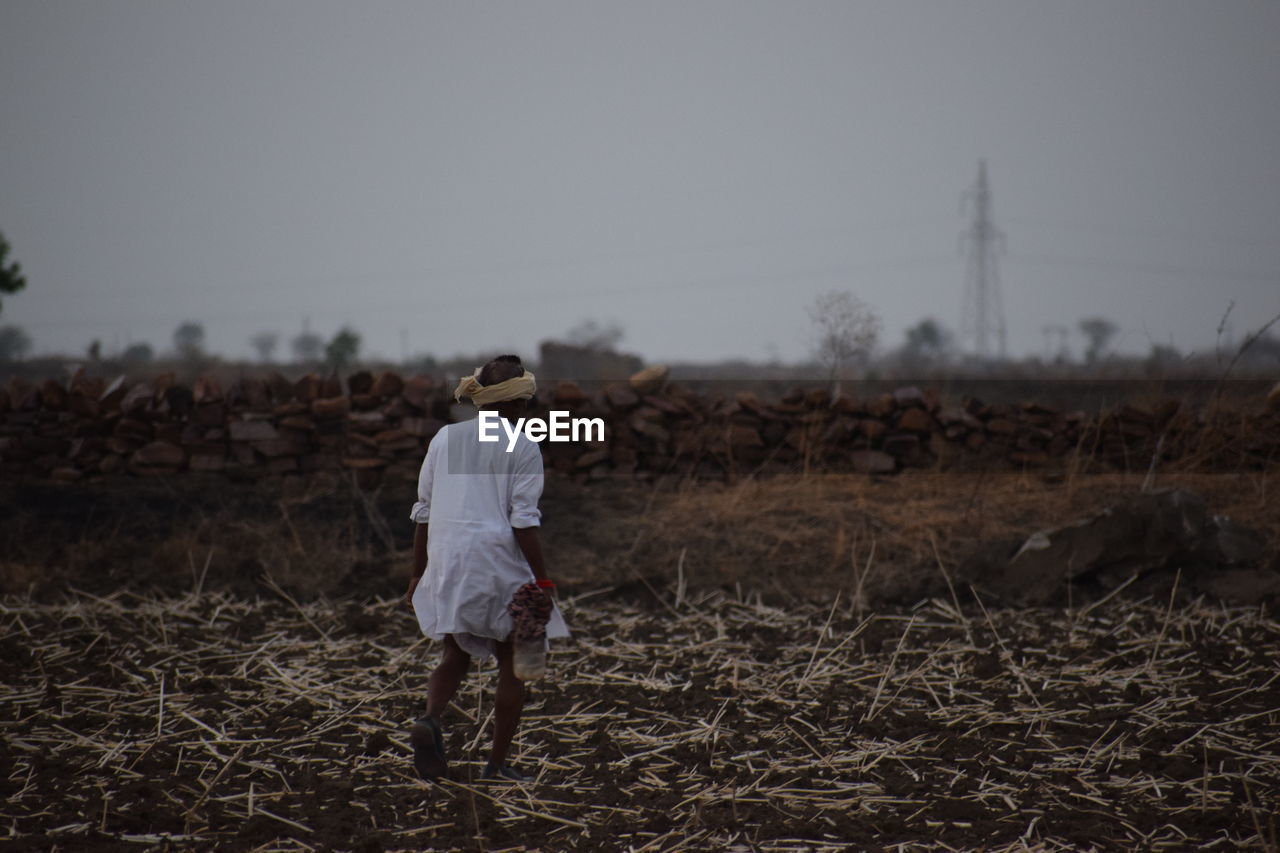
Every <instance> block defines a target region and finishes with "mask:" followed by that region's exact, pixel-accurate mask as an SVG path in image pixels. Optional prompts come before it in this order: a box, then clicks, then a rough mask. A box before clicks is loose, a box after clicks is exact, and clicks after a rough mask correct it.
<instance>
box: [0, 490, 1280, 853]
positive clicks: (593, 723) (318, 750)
mask: <svg viewBox="0 0 1280 853" xmlns="http://www.w3.org/2000/svg"><path fill="white" fill-rule="evenodd" d="M734 511H735V512H736V511H737V510H734ZM668 598H678V599H679V603H678V604H672V605H668V609H666V610H664V611H662V612H661V613H654V612H648V611H643V610H637V609H635V608H633V607H629V606H627V605H624V604H621V603H617V602H601V601H600V600H599V599H591V598H584V599H579V600H576V601H574V600H571V601H568V602H566V610H567V613H568V615H569V618H570V621H571V624H572V625H573V627H574V629H575V631H576V632H577V636H576V642H574V643H573V644H570V645H567V646H564V647H562V648H560V649H558V650H557V651H556V652H555V654H554V655H553V657H552V664H553V670H554V678H553V680H551V681H548V682H545V683H539V684H537V685H536V686H535V688H534V691H533V696H532V701H531V703H530V706H529V708H528V710H527V714H526V717H525V720H524V723H523V726H522V731H521V734H520V736H519V739H518V741H517V744H516V753H517V754H516V763H517V765H518V766H523V767H525V768H527V769H531V770H534V771H536V772H537V774H538V779H537V782H536V783H535V784H532V785H529V786H516V787H500V788H494V787H485V786H481V785H478V784H476V783H474V782H473V781H470V780H471V779H472V777H473V774H474V773H475V772H476V771H477V770H478V764H477V763H476V762H478V761H479V760H480V759H481V757H482V751H483V747H484V744H485V742H486V735H485V728H486V727H487V724H488V721H489V720H490V701H489V697H490V692H489V691H490V690H491V678H490V675H489V673H487V672H482V673H481V675H480V677H478V678H473V679H472V680H471V681H470V682H469V683H468V685H467V686H466V687H465V688H464V691H463V693H462V694H461V695H460V697H459V702H458V707H457V710H456V712H455V713H453V714H452V715H451V717H450V718H449V720H448V721H447V722H448V724H449V738H450V745H451V750H452V753H453V757H454V759H455V761H456V762H457V774H458V780H457V781H456V782H451V783H448V784H445V785H443V786H439V787H433V786H430V785H427V784H425V783H422V782H420V781H418V780H417V779H415V778H413V777H412V774H411V771H410V766H409V761H408V749H407V746H406V745H405V743H404V741H405V738H404V731H405V728H404V726H405V723H406V722H407V720H408V719H409V718H410V717H411V716H412V715H413V712H414V710H415V708H416V705H417V702H418V701H419V700H420V698H421V691H422V689H423V686H424V681H425V674H426V671H427V669H428V668H429V663H430V662H429V658H428V655H427V649H426V648H425V646H424V644H423V642H422V641H421V640H420V638H418V637H417V636H416V627H415V626H414V625H413V623H412V619H411V617H410V616H409V614H408V612H407V611H406V610H404V609H403V605H402V603H400V602H397V601H393V600H392V601H381V602H377V603H374V604H370V605H359V606H357V605H355V604H347V605H340V606H338V605H333V604H329V603H325V602H313V603H310V604H296V603H294V602H291V601H288V600H287V599H285V598H282V597H279V596H276V597H274V598H271V599H268V600H266V601H265V602H256V603H254V602H246V601H243V600H239V599H234V598H230V597H227V596H225V595H223V594H221V593H213V594H210V593H207V592H206V593H202V594H196V593H195V592H194V591H193V592H192V593H191V594H189V595H187V596H185V597H182V598H177V599H167V600H159V599H151V598H140V597H136V596H133V595H129V594H126V593H118V594H115V595H112V596H109V597H105V598H95V597H91V596H78V597H74V598H71V599H69V600H67V601H65V602H63V603H58V604H38V603H35V602H31V601H27V600H17V599H9V600H7V601H6V603H5V604H4V608H3V616H2V617H0V651H3V655H2V656H0V659H2V661H3V663H2V664H0V666H3V668H4V681H3V683H4V687H3V703H2V707H3V708H4V716H3V718H2V719H0V725H2V726H3V735H4V742H5V750H6V752H7V753H8V755H9V756H10V761H9V762H8V766H7V769H6V776H5V779H4V784H5V786H6V788H5V792H4V793H5V805H4V806H3V807H2V809H0V826H3V827H4V828H5V829H4V831H5V832H7V833H8V836H9V837H8V839H7V841H6V843H7V845H9V846H10V847H12V848H13V849H22V848H23V846H24V845H28V846H30V847H31V848H33V849H66V850H70V849H75V850H83V849H107V848H111V849H119V848H121V847H128V848H129V849H150V848H154V849H160V848H162V847H163V846H164V845H165V844H166V843H174V844H177V845H179V846H180V847H182V848H183V849H213V848H217V849H245V850H249V849H254V850H313V849H340V850H347V849H358V850H375V849H405V850H410V849H415V850H416V849H424V848H430V849H434V850H486V851H498V850H507V851H515V850H535V849H544V850H545V849H556V850H598V849H614V850H626V851H642V850H644V851H659V850H752V851H766V850H767V851H791V850H796V851H798V850H842V849H846V846H847V845H853V846H855V847H867V846H872V845H881V846H885V847H890V848H894V847H895V846H899V845H911V846H912V847H913V849H918V847H930V848H935V849H957V848H974V847H983V848H984V849H990V850H1065V849H1072V850H1078V849H1090V848H1097V849H1107V848H1112V847H1115V846H1120V847H1123V848H1128V849H1135V848H1142V849H1153V850H1160V849H1169V850H1173V849H1187V848H1189V847H1205V848H1213V847H1218V848H1222V849H1238V848H1239V847H1242V846H1250V845H1253V846H1259V847H1261V846H1266V845H1271V849H1275V847H1274V845H1275V843H1276V841H1275V839H1276V826H1275V820H1274V815H1275V813H1276V811H1277V809H1280V799H1278V798H1277V792H1280V740H1277V738H1276V736H1275V733H1276V731H1277V724H1278V723H1280V680H1278V679H1277V675H1276V672H1277V664H1278V663H1280V659H1278V658H1277V653H1276V649H1277V648H1280V624H1277V623H1276V622H1275V620H1274V619H1271V618H1269V617H1268V616H1266V615H1265V614H1263V613H1260V612H1258V611H1256V610H1228V609H1222V608H1212V607H1205V606H1203V605H1199V604H1197V605H1193V606H1190V607H1186V608H1175V607H1173V606H1172V605H1171V603H1169V602H1146V603H1142V602H1140V603H1136V604H1134V603H1124V602H1121V601H1120V600H1118V599H1117V600H1113V601H1111V602H1107V603H1105V604H1102V605H1099V606H1096V607H1094V608H1092V609H1091V610H1088V611H1085V612H1063V611H1052V612H1050V611H1022V612H1020V611H992V612H990V613H988V612H987V611H985V610H983V609H979V610H978V611H975V612H973V613H961V612H960V611H958V610H957V609H956V608H955V606H954V605H952V604H948V603H945V602H944V601H942V600H936V599H935V600H933V601H930V602H928V603H926V604H924V605H923V606H921V607H918V608H916V609H914V610H912V611H909V612H901V613H878V614H875V615H871V616H867V617H865V618H860V617H859V616H858V615H857V613H856V612H855V610H854V608H853V607H852V606H851V605H850V604H849V603H847V601H846V600H840V601H837V602H835V603H834V604H830V603H829V604H828V605H826V606H823V607H796V608H792V609H789V610H781V609H777V608H773V607H769V606H766V605H763V604H761V603H760V602H759V601H758V600H757V599H756V598H754V597H750V598H748V597H743V598H735V597H732V596H726V595H724V594H722V593H717V592H702V593H697V594H689V593H687V594H685V595H683V596H674V595H671V596H668Z"/></svg>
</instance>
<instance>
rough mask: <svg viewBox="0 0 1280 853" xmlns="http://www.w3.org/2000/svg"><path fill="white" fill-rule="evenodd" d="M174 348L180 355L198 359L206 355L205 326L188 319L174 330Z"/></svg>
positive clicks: (190, 359) (189, 358)
mask: <svg viewBox="0 0 1280 853" xmlns="http://www.w3.org/2000/svg"><path fill="white" fill-rule="evenodd" d="M173 348H174V350H176V351H177V353H178V357H179V358H182V359H185V360H187V361H197V360H199V359H200V358H202V357H203V356H204V326H202V325H200V324H199V323H193V322H191V321H189V320H188V321H187V322H185V323H183V324H182V325H181V326H179V327H178V328H177V329H175V330H174V332H173Z"/></svg>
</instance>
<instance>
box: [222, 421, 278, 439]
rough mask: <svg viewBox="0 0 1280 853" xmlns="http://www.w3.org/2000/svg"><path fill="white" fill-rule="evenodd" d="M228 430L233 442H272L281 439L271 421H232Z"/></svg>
mask: <svg viewBox="0 0 1280 853" xmlns="http://www.w3.org/2000/svg"><path fill="white" fill-rule="evenodd" d="M228 429H229V430H230V434H231V440H232V441H272V440H274V439H276V438H279V437H280V434H279V433H278V432H276V428H275V427H274V426H272V425H271V422H270V421H261V420H252V421H244V420H240V421H232V422H231V423H230V424H229V425H228Z"/></svg>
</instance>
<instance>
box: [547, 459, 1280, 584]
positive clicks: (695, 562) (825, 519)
mask: <svg viewBox="0 0 1280 853" xmlns="http://www.w3.org/2000/svg"><path fill="white" fill-rule="evenodd" d="M1145 479H1146V477H1145V475H1133V474H1128V475H1126V474H1090V475H1079V476H1075V475H1070V474H1068V475H1065V476H1062V477H1056V476H1055V477H1049V478H1045V477H1043V476H1041V475H1036V474H1002V473H990V472H987V473H971V474H962V473H957V472H947V473H935V472H928V471H907V472H904V473H902V474H900V475H898V476H895V477H891V478H884V479H879V478H875V479H873V478H869V477H865V476H857V475H834V474H822V475H812V476H808V477H792V478H787V477H775V478H769V479H760V480H756V479H750V480H742V481H740V482H738V483H736V484H732V485H728V486H720V485H708V484H697V483H692V482H689V481H685V482H684V483H682V484H681V485H680V486H679V487H677V488H675V489H671V490H665V489H662V488H661V487H659V488H655V489H653V490H652V491H651V492H650V494H649V499H648V501H647V502H646V503H645V504H644V505H643V506H640V507H637V508H635V511H634V518H635V520H634V522H633V526H634V528H635V529H634V531H632V530H631V529H627V531H626V532H627V533H628V534H629V536H630V537H631V538H629V539H628V540H627V542H626V543H625V544H626V547H625V548H624V549H622V550H620V551H619V552H617V553H616V554H615V555H614V556H613V557H612V558H610V560H609V563H610V565H611V566H612V569H613V572H614V573H616V574H617V575H619V576H621V577H623V578H625V577H627V573H628V572H631V573H633V574H638V573H640V572H641V571H642V570H643V571H644V572H648V573H649V574H648V576H645V577H644V582H646V583H647V584H648V585H649V586H650V587H653V586H660V585H662V584H665V583H667V582H668V581H672V582H680V581H681V579H683V582H684V583H686V584H688V585H690V586H691V588H703V587H708V586H724V587H725V588H726V589H728V590H736V589H738V588H741V589H744V590H747V591H760V592H762V593H763V594H764V595H765V596H766V598H768V599H771V600H773V601H775V602H779V603H793V602H798V601H810V602H822V601H828V602H829V601H830V599H831V596H832V595H833V594H834V593H835V591H837V590H843V591H844V593H845V595H846V596H848V597H849V598H850V599H852V600H854V601H855V602H857V603H858V604H861V605H869V604H883V603H886V602H888V603H894V604H901V605H910V604H913V603H915V602H917V601H919V600H920V599H921V598H922V597H925V596H929V595H945V594H948V587H947V584H946V579H945V573H946V572H947V571H950V572H952V573H953V574H954V573H963V572H964V570H965V568H966V564H967V563H968V562H969V561H971V559H972V558H973V557H974V556H975V555H977V554H981V553H982V552H983V551H984V550H988V549H991V548H994V549H996V550H999V549H1001V548H1006V547H1009V546H1014V547H1016V544H1017V543H1019V542H1021V541H1022V540H1023V539H1025V538H1026V537H1027V536H1028V535H1029V534H1030V533H1032V532H1034V531H1035V530H1037V529H1042V528H1046V527H1052V526H1057V525H1061V524H1064V523H1066V522H1067V521H1070V520H1072V519H1075V518H1079V517H1081V516H1086V515H1089V514H1091V513H1094V512H1098V511H1100V510H1102V509H1104V508H1105V507H1106V506H1108V505H1109V504H1111V503H1113V502H1115V501H1117V500H1118V499H1120V498H1122V497H1124V496H1126V495H1132V494H1133V493H1135V492H1136V491H1138V490H1139V489H1140V488H1141V487H1142V485H1143V482H1144V480H1145ZM1154 485H1155V486H1158V487H1163V488H1172V487H1180V488H1185V489H1190V490H1192V491H1195V492H1198V493H1200V494H1201V495H1203V496H1204V497H1205V499H1206V500H1207V502H1208V504H1209V506H1210V507H1212V509H1213V512H1215V513H1220V514H1224V515H1227V516H1229V517H1231V518H1233V519H1235V520H1237V521H1239V522H1241V523H1242V524H1246V525H1248V526H1250V527H1252V528H1254V529H1256V530H1258V531H1259V532H1260V533H1262V534H1263V535H1264V536H1265V537H1266V539H1267V541H1268V543H1269V545H1270V548H1269V550H1270V552H1271V553H1273V554H1275V553H1277V552H1280V514H1277V513H1276V512H1275V510H1274V502H1275V499H1276V498H1275V495H1274V491H1275V486H1274V483H1273V476H1272V474H1271V473H1270V472H1258V473H1250V472H1244V473H1233V474H1203V473H1180V474H1170V475H1168V476H1160V477H1157V478H1155V480H1154ZM574 547H575V546H574V543H572V542H566V543H565V548H566V549H574ZM570 553H571V554H573V555H574V556H581V558H583V560H586V558H587V557H588V556H589V552H588V551H587V550H586V549H578V550H570ZM596 553H597V554H598V553H599V549H596ZM573 564H574V563H573V561H570V565H573ZM940 566H941V570H940ZM640 567H643V569H641V568H640ZM1172 578H1173V575H1172V573H1170V574H1169V576H1168V578H1167V579H1166V580H1167V583H1168V582H1171V581H1172ZM964 579H965V580H971V581H973V582H974V583H975V584H977V585H978V586H979V587H981V582H980V578H964ZM1167 583H1166V585H1167ZM993 592H994V591H993ZM1086 594H1087V591H1086ZM1063 603H1064V604H1065V603H1067V602H1066V600H1065V597H1064V601H1063Z"/></svg>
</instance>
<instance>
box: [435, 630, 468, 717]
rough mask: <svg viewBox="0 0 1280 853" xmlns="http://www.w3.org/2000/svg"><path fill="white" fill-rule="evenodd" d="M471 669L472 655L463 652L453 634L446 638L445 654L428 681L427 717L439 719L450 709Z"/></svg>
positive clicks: (447, 635)
mask: <svg viewBox="0 0 1280 853" xmlns="http://www.w3.org/2000/svg"><path fill="white" fill-rule="evenodd" d="M470 668H471V655H469V654H467V653H466V652H464V651H463V650H462V648H461V647H460V646H459V645H458V643H457V642H456V641H455V640H454V639H453V635H452V634H445V636H444V654H443V655H441V657H440V663H439V665H438V666H436V668H435V670H434V671H433V672H432V673H431V679H430V680H429V681H427V716H428V717H435V718H436V719H439V718H440V716H441V715H442V714H443V713H444V712H445V709H446V708H448V707H449V703H450V702H451V701H452V700H453V695H454V694H455V693H457V692H458V685H460V684H461V683H462V679H463V678H465V677H466V675H467V670H468V669H470Z"/></svg>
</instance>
